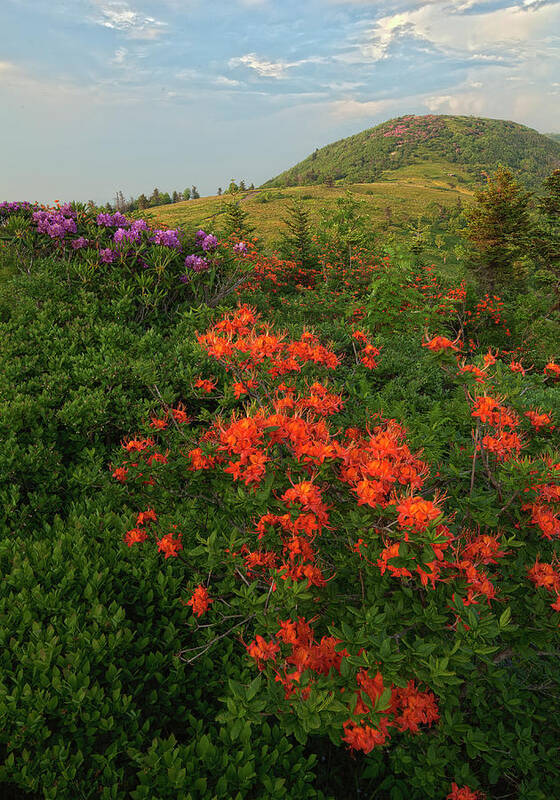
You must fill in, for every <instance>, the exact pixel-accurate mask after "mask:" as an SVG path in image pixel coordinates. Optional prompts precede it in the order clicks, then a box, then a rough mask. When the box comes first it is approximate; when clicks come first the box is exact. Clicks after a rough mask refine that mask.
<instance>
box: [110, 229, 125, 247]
mask: <svg viewBox="0 0 560 800" xmlns="http://www.w3.org/2000/svg"><path fill="white" fill-rule="evenodd" d="M125 238H126V231H125V229H124V228H117V230H116V231H115V234H114V236H113V241H114V242H115V244H120V243H121V242H122V241H124V239H125Z"/></svg>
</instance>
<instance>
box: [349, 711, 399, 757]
mask: <svg viewBox="0 0 560 800" xmlns="http://www.w3.org/2000/svg"><path fill="white" fill-rule="evenodd" d="M387 724H388V723H387V720H386V718H384V717H381V719H380V721H379V728H372V727H371V725H357V724H356V723H355V722H352V720H347V721H346V722H345V723H344V724H343V726H342V727H343V728H344V736H343V737H342V741H343V742H346V744H347V745H348V746H349V747H350V748H351V749H352V750H361V751H362V752H363V753H366V755H367V753H371V751H372V750H373V748H374V747H377V746H379V745H382V744H385V742H386V740H387V737H388V735H389V734H388V731H387Z"/></svg>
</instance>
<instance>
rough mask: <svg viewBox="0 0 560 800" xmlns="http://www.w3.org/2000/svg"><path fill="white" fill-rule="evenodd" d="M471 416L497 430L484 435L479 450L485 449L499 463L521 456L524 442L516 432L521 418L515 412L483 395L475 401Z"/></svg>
mask: <svg viewBox="0 0 560 800" xmlns="http://www.w3.org/2000/svg"><path fill="white" fill-rule="evenodd" d="M471 416H473V417H475V418H478V419H479V420H480V421H481V422H482V423H483V424H484V425H488V426H491V427H492V428H494V429H495V430H494V431H493V432H492V433H486V434H484V436H483V437H482V441H481V443H478V444H477V449H479V450H480V449H481V448H484V450H485V451H487V452H488V453H492V454H493V455H494V456H495V457H496V458H497V459H498V461H509V460H510V459H511V458H512V457H513V456H517V455H519V453H520V451H521V448H522V447H523V441H522V439H521V437H520V436H519V434H518V433H516V431H515V430H514V429H515V428H517V426H518V425H519V417H518V416H517V414H516V413H515V412H514V411H511V410H510V409H507V408H506V407H505V406H502V405H500V401H499V400H497V399H495V398H493V397H487V396H486V395H483V396H480V397H477V398H476V400H475V401H474V403H473V405H472V409H471ZM473 435H474V434H473Z"/></svg>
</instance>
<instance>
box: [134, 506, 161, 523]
mask: <svg viewBox="0 0 560 800" xmlns="http://www.w3.org/2000/svg"><path fill="white" fill-rule="evenodd" d="M146 522H157V514H156V512H155V511H154V509H153V508H149V509H148V510H147V511H140V512H139V514H138V516H137V517H136V527H137V528H140V527H141V526H142V525H145V523H146Z"/></svg>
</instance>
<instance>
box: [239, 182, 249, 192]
mask: <svg viewBox="0 0 560 800" xmlns="http://www.w3.org/2000/svg"><path fill="white" fill-rule="evenodd" d="M239 191H240V192H245V191H247V187H246V186H245V181H239Z"/></svg>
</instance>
